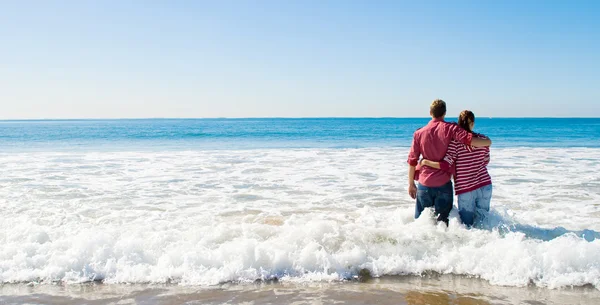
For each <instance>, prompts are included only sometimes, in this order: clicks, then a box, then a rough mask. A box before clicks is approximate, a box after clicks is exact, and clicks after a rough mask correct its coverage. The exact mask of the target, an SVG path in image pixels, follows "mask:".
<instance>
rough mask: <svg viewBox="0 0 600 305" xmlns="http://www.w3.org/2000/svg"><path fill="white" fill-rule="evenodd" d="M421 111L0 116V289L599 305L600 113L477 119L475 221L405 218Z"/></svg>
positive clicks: (197, 298) (145, 296)
mask: <svg viewBox="0 0 600 305" xmlns="http://www.w3.org/2000/svg"><path fill="white" fill-rule="evenodd" d="M448 120H449V121H452V120H453V119H452V118H450V119H448ZM427 122H428V119H426V118H418V119H417V118H415V119H399V118H380V119H366V118H356V119H352V118H320V119H181V120H179V119H147V120H48V121H45V120H41V121H0V283H2V285H1V286H0V304H1V303H3V302H4V303H9V304H13V303H14V304H20V303H31V304H52V303H63V304H82V303H89V304H104V303H110V302H113V303H115V304H116V303H117V302H118V303H119V304H128V303H127V302H131V303H144V304H155V303H156V304H157V303H169V304H173V303H177V304H197V303H194V302H199V303H211V304H221V303H230V304H232V303H235V304H237V303H244V302H245V303H253V302H254V303H256V304H265V303H273V304H278V303H282V302H283V303H291V302H292V301H293V302H296V303H297V304H301V303H302V302H304V303H321V304H323V303H328V302H333V301H335V300H338V301H343V302H346V303H348V304H373V303H380V304H384V303H385V304H397V303H400V304H402V303H404V304H446V303H448V302H450V303H452V302H454V303H453V304H517V303H529V304H539V303H542V304H575V303H576V304H597V303H600V119H596V118H590V119H581V118H565V119H551V118H539V119H537V118H536V119H533V118H510V119H508V118H481V119H477V121H476V125H475V131H477V132H480V133H483V134H485V135H487V136H489V137H490V138H491V139H492V140H493V146H492V149H491V162H490V166H489V172H490V174H491V176H492V180H493V186H494V191H493V198H492V203H491V212H490V215H489V217H488V218H487V220H486V222H485V224H484V226H483V227H481V228H476V229H467V228H465V227H464V226H463V225H461V224H460V219H459V217H458V213H457V212H456V210H453V212H452V213H451V219H450V224H449V226H448V227H446V226H445V225H443V224H436V223H435V221H434V220H433V218H432V215H431V213H428V212H427V213H425V214H424V215H423V216H422V217H420V218H419V219H417V220H415V219H414V218H413V215H414V201H413V200H412V199H411V198H410V197H409V196H408V194H407V181H406V179H407V178H406V177H407V164H406V159H407V154H408V150H409V146H410V144H411V139H412V133H413V132H414V131H415V130H416V129H417V128H419V127H421V126H423V125H425V124H426V123H427ZM455 205H456V201H455ZM277 291H279V292H280V293H279V294H278V293H277ZM257 300H259V301H257ZM375 300H377V301H375ZM386 300H389V303H386ZM461 300H462V301H463V303H461ZM465 300H466V301H465ZM446 301H447V302H446ZM467 301H468V302H470V303H468V302H467ZM298 302H299V303H298ZM464 302H467V303H464ZM535 302H538V303H535ZM199 303H198V304H199Z"/></svg>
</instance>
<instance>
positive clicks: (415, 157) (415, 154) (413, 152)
mask: <svg viewBox="0 0 600 305" xmlns="http://www.w3.org/2000/svg"><path fill="white" fill-rule="evenodd" d="M420 157H421V147H420V146H419V142H418V141H417V134H416V133H415V134H414V135H413V142H412V145H411V146H410V152H409V153H408V161H407V162H408V164H410V165H411V166H417V165H418V164H419V158H420Z"/></svg>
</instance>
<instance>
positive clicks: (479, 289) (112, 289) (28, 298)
mask: <svg viewBox="0 0 600 305" xmlns="http://www.w3.org/2000/svg"><path fill="white" fill-rule="evenodd" d="M0 304H65V305H70V304H119V305H120V304H460V305H474V304H531V305H538V304H600V291H599V290H598V289H596V288H594V287H573V288H561V289H546V288H538V287H501V286H493V285H490V284H489V283H488V282H486V281H482V280H479V279H474V278H467V277H461V276H451V275H434V276H426V277H416V276H396V277H385V278H378V279H369V280H363V281H350V282H343V283H279V282H272V283H253V284H232V283H230V284H223V285H219V286H215V287H194V286H179V285H127V284H100V283H90V284H69V285H64V284H41V285H27V284H5V285H2V286H0Z"/></svg>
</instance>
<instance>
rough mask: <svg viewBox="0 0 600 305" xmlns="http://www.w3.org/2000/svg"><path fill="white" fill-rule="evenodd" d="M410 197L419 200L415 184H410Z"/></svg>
mask: <svg viewBox="0 0 600 305" xmlns="http://www.w3.org/2000/svg"><path fill="white" fill-rule="evenodd" d="M408 195H410V197H411V198H412V199H417V186H416V185H415V183H414V182H412V183H409V184H408Z"/></svg>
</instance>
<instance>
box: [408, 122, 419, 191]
mask: <svg viewBox="0 0 600 305" xmlns="http://www.w3.org/2000/svg"><path fill="white" fill-rule="evenodd" d="M419 157H421V147H420V146H419V142H418V141H417V135H416V134H415V135H413V142H412V145H411V146H410V152H409V153H408V161H407V162H408V195H410V197H411V198H412V199H416V198H417V186H416V185H415V167H416V166H417V164H419Z"/></svg>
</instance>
